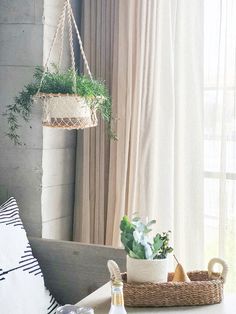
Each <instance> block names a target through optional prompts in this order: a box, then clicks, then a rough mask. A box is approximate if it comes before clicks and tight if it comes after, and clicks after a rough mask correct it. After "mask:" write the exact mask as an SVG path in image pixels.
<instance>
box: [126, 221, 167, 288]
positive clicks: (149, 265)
mask: <svg viewBox="0 0 236 314" xmlns="http://www.w3.org/2000/svg"><path fill="white" fill-rule="evenodd" d="M155 223H156V221H155V220H151V221H149V222H147V223H146V224H145V223H144V222H142V220H141V219H140V218H139V217H135V218H133V219H132V220H130V219H129V218H128V217H127V216H124V217H123V219H122V220H121V223H120V230H121V242H122V244H123V245H124V248H125V250H126V252H127V280H128V282H153V283H156V282H165V281H167V276H168V262H167V254H168V253H170V252H172V251H173V249H172V247H170V246H169V235H170V231H168V232H163V233H162V234H160V233H157V234H156V235H155V237H154V238H153V239H152V238H151V237H150V236H149V233H150V232H151V231H152V229H151V226H152V225H153V224H155Z"/></svg>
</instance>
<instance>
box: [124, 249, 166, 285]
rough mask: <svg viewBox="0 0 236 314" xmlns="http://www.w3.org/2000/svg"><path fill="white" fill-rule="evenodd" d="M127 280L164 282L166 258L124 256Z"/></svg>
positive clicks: (129, 281)
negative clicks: (151, 258)
mask: <svg viewBox="0 0 236 314" xmlns="http://www.w3.org/2000/svg"><path fill="white" fill-rule="evenodd" d="M126 266H127V281H128V283H131V282H139V283H140V282H152V283H158V282H166V281H167V276H168V260H167V258H164V259H154V260H147V259H136V258H131V257H130V256H129V255H127V257H126Z"/></svg>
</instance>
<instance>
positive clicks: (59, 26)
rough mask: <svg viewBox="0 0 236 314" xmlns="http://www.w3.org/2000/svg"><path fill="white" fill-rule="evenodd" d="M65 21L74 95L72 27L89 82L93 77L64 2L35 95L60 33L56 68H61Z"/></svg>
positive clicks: (70, 14)
mask: <svg viewBox="0 0 236 314" xmlns="http://www.w3.org/2000/svg"><path fill="white" fill-rule="evenodd" d="M66 19H67V23H68V32H69V48H70V57H71V68H72V72H73V90H74V92H75V93H76V69H75V53H74V45H73V26H74V29H75V32H76V35H77V39H78V42H79V48H80V52H81V56H82V58H83V62H84V65H85V68H86V71H87V73H88V76H89V78H90V79H91V80H93V77H92V74H91V71H90V68H89V64H88V60H87V58H86V55H85V52H84V48H83V43H82V40H81V36H80V33H79V29H78V26H77V24H76V21H75V17H74V14H73V10H72V7H71V3H70V0H65V1H64V5H63V8H62V12H61V14H60V17H59V20H58V24H57V28H56V31H55V33H54V36H53V40H52V44H51V46H50V49H49V53H48V57H47V60H46V63H45V65H44V71H43V74H42V78H41V81H40V84H39V89H38V92H37V94H38V93H39V92H40V90H41V87H42V84H43V80H44V78H45V74H46V71H47V68H48V64H49V61H50V58H51V54H52V51H53V48H54V46H55V43H56V40H57V38H58V36H59V33H60V53H59V61H58V67H59V69H60V68H61V64H62V58H63V47H64V37H65V24H66Z"/></svg>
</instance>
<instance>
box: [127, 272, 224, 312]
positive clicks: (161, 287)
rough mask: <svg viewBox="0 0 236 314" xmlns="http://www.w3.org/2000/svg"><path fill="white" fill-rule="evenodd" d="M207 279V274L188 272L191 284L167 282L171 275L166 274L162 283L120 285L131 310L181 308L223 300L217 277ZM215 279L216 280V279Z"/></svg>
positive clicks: (215, 275) (221, 287)
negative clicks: (160, 307)
mask: <svg viewBox="0 0 236 314" xmlns="http://www.w3.org/2000/svg"><path fill="white" fill-rule="evenodd" d="M213 275H214V277H213V278H216V279H210V278H209V276H208V272H207V271H194V272H189V273H188V276H189V278H190V279H191V282H171V280H172V279H173V276H174V273H169V274H168V282H165V283H156V284H154V283H127V276H126V274H123V275H122V278H123V283H124V302H125V305H126V306H132V307H158V306H185V305H203V304H214V303H220V302H221V301H222V298H223V280H222V279H221V277H220V274H218V273H214V274H213ZM217 278H218V279H217Z"/></svg>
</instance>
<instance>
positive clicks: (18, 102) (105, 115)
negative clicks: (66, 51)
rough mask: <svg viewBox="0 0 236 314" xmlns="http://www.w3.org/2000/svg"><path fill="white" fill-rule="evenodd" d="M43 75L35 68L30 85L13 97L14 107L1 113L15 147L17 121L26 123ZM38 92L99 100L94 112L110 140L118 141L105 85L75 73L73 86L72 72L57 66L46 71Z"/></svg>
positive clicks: (41, 70) (40, 69)
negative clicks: (100, 120)
mask: <svg viewBox="0 0 236 314" xmlns="http://www.w3.org/2000/svg"><path fill="white" fill-rule="evenodd" d="M42 76H43V69H42V67H36V68H35V72H34V78H33V82H32V83H29V84H27V85H26V86H24V88H23V89H22V91H21V92H20V93H19V94H18V96H16V97H15V99H14V102H13V104H10V105H8V106H7V109H6V112H5V113H4V115H5V116H6V118H7V121H8V132H7V133H6V135H7V136H8V137H9V138H10V139H11V140H12V141H13V142H14V144H16V145H20V144H21V140H20V135H19V133H18V131H19V128H20V123H19V119H23V121H25V122H29V120H30V117H31V109H32V105H33V97H34V95H35V94H36V93H37V91H38V89H39V87H40V82H41V79H42ZM40 92H42V93H52V94H57V93H61V94H78V95H80V96H82V97H102V99H103V101H102V102H100V101H99V102H98V104H97V111H98V112H99V113H100V114H101V117H102V119H103V120H104V121H105V122H106V124H107V130H108V133H109V136H110V138H112V139H114V140H116V139H117V137H116V134H115V133H114V132H113V131H112V128H111V122H112V109H111V108H112V106H111V98H110V96H109V92H108V90H107V88H106V86H105V84H104V82H102V81H98V80H91V79H90V78H88V77H87V76H84V75H79V74H78V73H76V87H74V84H73V71H72V69H68V70H67V71H65V72H60V71H59V70H58V69H57V67H56V66H53V71H50V70H46V72H45V73H44V78H43V82H42V85H41V87H40Z"/></svg>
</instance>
